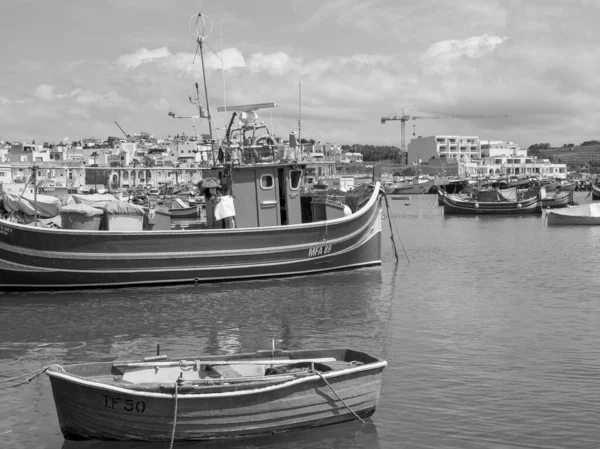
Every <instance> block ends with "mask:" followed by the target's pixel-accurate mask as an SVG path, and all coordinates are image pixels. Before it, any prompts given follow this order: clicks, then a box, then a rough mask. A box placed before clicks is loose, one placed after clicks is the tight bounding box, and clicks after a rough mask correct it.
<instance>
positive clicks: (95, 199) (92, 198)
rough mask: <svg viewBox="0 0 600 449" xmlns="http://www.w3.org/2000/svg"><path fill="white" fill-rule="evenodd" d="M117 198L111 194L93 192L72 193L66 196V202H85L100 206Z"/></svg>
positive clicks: (89, 204)
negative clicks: (85, 193)
mask: <svg viewBox="0 0 600 449" xmlns="http://www.w3.org/2000/svg"><path fill="white" fill-rule="evenodd" d="M116 200H117V199H116V198H115V197H114V196H113V195H109V194H99V193H95V194H93V195H77V194H72V195H69V197H68V198H67V204H71V203H75V204H87V205H88V206H93V207H99V208H102V207H103V206H104V205H105V204H107V203H110V202H112V201H116Z"/></svg>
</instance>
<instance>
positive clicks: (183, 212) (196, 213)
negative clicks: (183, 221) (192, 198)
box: [169, 206, 201, 218]
mask: <svg viewBox="0 0 600 449" xmlns="http://www.w3.org/2000/svg"><path fill="white" fill-rule="evenodd" d="M169 213H170V214H171V218H200V216H201V208H200V206H194V207H186V208H183V209H169Z"/></svg>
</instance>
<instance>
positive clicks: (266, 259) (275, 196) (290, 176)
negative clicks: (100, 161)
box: [0, 14, 385, 291]
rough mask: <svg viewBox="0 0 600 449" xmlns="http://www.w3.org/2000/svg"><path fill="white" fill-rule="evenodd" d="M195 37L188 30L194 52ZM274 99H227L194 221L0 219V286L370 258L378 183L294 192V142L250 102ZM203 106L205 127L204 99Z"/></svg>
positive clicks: (374, 260)
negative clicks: (94, 223)
mask: <svg viewBox="0 0 600 449" xmlns="http://www.w3.org/2000/svg"><path fill="white" fill-rule="evenodd" d="M198 17H204V16H201V15H200V14H199V15H198ZM202 42H203V39H202V38H201V37H198V44H199V48H200V55H201V56H202ZM201 60H202V61H203V58H201ZM202 64H203V67H202V68H203V69H204V63H203V62H202ZM207 99H208V94H207ZM275 106H277V105H276V104H275V103H262V104H250V105H241V106H227V110H228V111H231V112H232V116H231V119H230V121H229V125H228V127H227V130H226V133H225V136H224V138H223V139H222V140H217V139H211V143H212V148H211V154H210V155H209V158H210V159H211V160H212V161H213V165H212V167H211V168H210V169H207V170H203V175H204V179H203V181H202V183H201V185H200V186H199V187H200V188H201V189H202V192H203V194H204V197H205V200H206V201H205V203H206V204H205V209H206V210H205V212H206V224H205V227H204V228H203V229H186V230H171V229H170V227H169V228H167V229H165V230H155V229H156V228H153V227H152V226H146V223H148V222H151V217H144V220H143V221H142V219H141V218H139V217H134V218H132V219H131V220H130V222H131V223H134V224H135V223H140V225H139V227H137V228H136V229H134V230H129V229H128V230H123V228H120V227H114V226H113V227H111V223H113V221H114V220H113V218H114V215H113V214H116V213H120V212H119V211H121V212H122V211H127V210H132V209H131V207H122V206H120V205H118V204H117V205H112V206H110V207H108V206H106V205H105V206H103V212H104V220H103V221H102V223H104V226H100V228H98V229H93V230H90V229H85V228H83V229H64V228H61V229H54V228H43V227H40V226H35V223H36V222H35V221H34V225H26V224H20V223H15V222H13V221H9V220H0V290H5V291H6V290H31V289H64V288H88V287H115V286H126V285H142V284H166V283H184V282H204V281H227V280H236V279H247V278H265V277H273V276H285V275H299V274H312V273H320V272H324V271H331V270H339V269H349V268H357V267H365V266H371V265H380V264H381V208H382V204H381V198H382V195H385V192H384V191H383V189H382V188H381V187H380V184H379V183H374V184H369V185H363V186H360V187H359V188H357V189H355V191H354V192H352V193H350V194H348V195H346V199H345V206H346V207H343V208H340V207H337V205H336V207H333V206H331V205H330V202H327V201H325V202H324V201H322V199H319V200H318V201H311V200H310V198H307V197H306V196H302V201H301V188H302V185H303V180H304V176H305V169H306V163H305V162H303V157H302V151H301V148H300V151H298V147H297V146H293V147H292V146H291V145H290V146H284V145H280V144H279V143H278V142H277V140H276V138H275V136H274V135H273V134H272V133H271V132H270V131H269V129H268V128H267V127H266V126H265V125H264V122H260V121H259V119H258V115H257V111H259V110H261V109H265V108H271V107H275ZM207 113H208V114H207V116H206V118H207V119H208V124H209V129H211V128H210V126H211V125H210V124H211V115H210V107H208V105H207ZM211 137H212V131H211ZM34 173H35V171H34ZM134 213H137V212H135V211H134ZM141 223H144V225H143V226H142V224H141ZM150 229H153V230H150Z"/></svg>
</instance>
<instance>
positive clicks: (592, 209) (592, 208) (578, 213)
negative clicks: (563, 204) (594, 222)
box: [552, 203, 600, 218]
mask: <svg viewBox="0 0 600 449" xmlns="http://www.w3.org/2000/svg"><path fill="white" fill-rule="evenodd" d="M552 213H553V214H556V215H567V216H569V217H585V218H596V217H600V203H591V204H581V205H579V206H573V207H567V208H565V209H560V210H553V211H552Z"/></svg>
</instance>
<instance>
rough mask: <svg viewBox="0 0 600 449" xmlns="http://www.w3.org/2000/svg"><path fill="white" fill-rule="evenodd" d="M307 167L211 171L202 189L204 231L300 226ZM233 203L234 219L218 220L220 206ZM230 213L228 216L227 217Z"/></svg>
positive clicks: (244, 167) (286, 165)
mask: <svg viewBox="0 0 600 449" xmlns="http://www.w3.org/2000/svg"><path fill="white" fill-rule="evenodd" d="M305 167H306V164H296V163H283V162H282V163H269V164H256V165H240V166H233V167H232V166H224V167H213V168H211V169H210V170H206V171H205V172H204V173H205V178H204V180H203V182H202V183H201V187H202V190H203V193H204V197H205V204H206V227H207V228H209V229H210V228H212V229H220V228H230V227H236V228H246V227H249V228H251V227H266V226H281V225H293V224H300V223H302V210H301V208H302V205H301V200H300V189H301V186H302V180H303V176H304V169H305ZM228 197H230V198H232V200H229V201H231V202H232V204H233V207H234V211H230V212H235V216H234V217H233V219H231V217H229V216H228V217H226V218H222V219H219V218H220V217H221V216H223V215H222V214H221V213H220V211H219V203H221V202H224V200H227V199H228ZM230 212H229V213H230ZM225 215H228V212H226V213H225Z"/></svg>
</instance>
